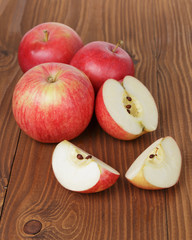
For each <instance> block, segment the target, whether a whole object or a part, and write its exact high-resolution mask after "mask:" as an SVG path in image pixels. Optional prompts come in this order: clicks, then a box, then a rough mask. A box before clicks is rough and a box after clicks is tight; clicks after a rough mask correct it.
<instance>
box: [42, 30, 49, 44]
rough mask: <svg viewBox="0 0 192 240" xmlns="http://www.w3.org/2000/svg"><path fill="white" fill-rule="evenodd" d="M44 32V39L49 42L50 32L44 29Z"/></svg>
mask: <svg viewBox="0 0 192 240" xmlns="http://www.w3.org/2000/svg"><path fill="white" fill-rule="evenodd" d="M43 32H44V41H45V42H47V41H48V37H49V32H48V31H47V30H44V31H43Z"/></svg>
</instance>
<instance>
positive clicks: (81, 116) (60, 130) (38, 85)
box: [12, 63, 94, 143]
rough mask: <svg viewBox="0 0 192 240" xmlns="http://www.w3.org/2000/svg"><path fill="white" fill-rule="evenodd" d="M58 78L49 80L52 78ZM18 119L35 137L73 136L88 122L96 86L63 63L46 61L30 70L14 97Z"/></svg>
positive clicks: (57, 138) (53, 140) (49, 140)
mask: <svg viewBox="0 0 192 240" xmlns="http://www.w3.org/2000/svg"><path fill="white" fill-rule="evenodd" d="M50 76H52V77H54V78H56V81H55V82H48V78H49V77H50ZM12 109H13V114H14V117H15V120H16V122H17V123H18V125H19V126H20V128H21V129H22V130H23V131H24V132H25V133H26V134H27V135H29V136H30V137H31V138H33V139H35V140H37V141H40V142H47V143H56V142H60V141H62V140H64V139H66V140H70V139H73V138H75V137H77V136H78V135H80V134H81V133H82V132H83V131H84V129H85V128H86V127H87V126H88V124H89V122H90V120H91V117H92V113H93V109H94V89H93V87H92V84H91V82H90V80H89V79H88V77H87V76H86V75H85V74H84V73H82V72H81V71H79V70H78V69H76V68H74V67H72V66H70V65H67V64H62V63H44V64H41V65H38V66H36V67H34V68H32V69H30V70H29V71H27V72H26V73H25V74H24V75H23V76H22V77H21V79H20V80H19V82H18V83H17V85H16V87H15V90H14V93H13V99H12Z"/></svg>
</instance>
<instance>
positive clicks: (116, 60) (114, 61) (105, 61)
mask: <svg viewBox="0 0 192 240" xmlns="http://www.w3.org/2000/svg"><path fill="white" fill-rule="evenodd" d="M70 64H71V65H73V66H75V67H77V68H78V69H80V70H82V71H83V72H84V73H85V74H86V75H87V76H88V77H89V79H90V80H91V82H92V84H93V87H94V89H95V91H96V92H97V91H98V89H99V88H100V86H101V85H102V84H103V83H104V82H105V81H106V80H107V79H109V78H113V79H116V80H122V79H123V78H124V77H125V76H126V75H131V76H134V64H133V61H132V59H131V57H130V56H129V54H128V53H127V52H126V51H125V50H123V49H122V48H121V47H116V46H115V45H114V44H112V43H108V42H104V41H95V42H91V43H88V44H87V45H85V46H84V47H82V48H81V49H80V50H78V52H77V53H76V54H75V55H74V57H73V58H72V60H71V63H70Z"/></svg>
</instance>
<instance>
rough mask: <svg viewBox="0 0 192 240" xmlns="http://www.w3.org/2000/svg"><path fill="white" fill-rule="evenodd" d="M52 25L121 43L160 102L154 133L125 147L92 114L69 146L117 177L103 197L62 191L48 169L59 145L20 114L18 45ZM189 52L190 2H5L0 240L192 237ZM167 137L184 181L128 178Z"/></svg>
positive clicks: (1, 22)
mask: <svg viewBox="0 0 192 240" xmlns="http://www.w3.org/2000/svg"><path fill="white" fill-rule="evenodd" d="M45 21H57V22H61V23H65V24H67V25H69V26H70V27H72V28H73V29H75V30H76V31H77V32H78V33H79V35H80V36H81V38H82V40H83V42H84V44H86V43H88V42H90V41H94V40H104V41H108V42H112V43H116V42H117V41H118V40H119V39H122V40H123V41H124V43H125V44H124V49H125V50H126V51H127V52H129V54H130V55H131V57H132V58H133V60H134V64H135V69H136V73H135V76H136V77H137V78H138V79H140V80H141V81H142V82H143V83H144V84H145V85H146V86H147V87H148V89H149V90H150V91H151V92H152V94H153V96H154V98H155V100H156V103H157V106H158V110H159V125H158V129H157V130H156V131H155V132H153V133H148V134H146V135H144V136H142V137H140V138H138V139H136V140H134V141H129V142H126V141H119V140H117V139H114V138H112V137H110V136H109V135H107V134H106V133H105V132H103V131H102V129H101V128H100V127H99V125H98V123H97V121H96V119H95V116H93V119H92V121H91V123H90V125H89V127H88V128H87V129H86V131H85V132H84V133H83V134H81V135H80V136H79V137H78V138H76V139H74V140H73V141H72V142H73V143H74V144H76V145H78V146H79V147H81V148H83V149H85V150H86V151H87V152H90V153H91V154H94V155H95V156H97V157H98V158H100V159H102V160H103V161H105V162H106V163H108V164H110V165H111V166H112V167H114V168H116V169H117V170H118V171H119V172H120V174H121V176H120V178H119V180H118V181H117V183H116V184H115V185H114V186H113V187H111V188H110V189H108V190H106V191H104V192H100V193H96V194H90V195H88V194H84V195H83V194H79V193H74V192H70V191H68V190H66V189H64V188H63V187H61V186H60V184H59V183H58V182H57V181H56V179H55V177H54V175H53V172H52V168H51V156H52V152H53V149H54V147H55V144H42V143H39V142H36V141H34V140H32V139H31V138H29V137H28V136H26V135H25V134H24V133H23V132H22V131H21V130H20V129H19V127H18V126H17V124H16V122H15V120H14V118H13V114H12V109H11V100H12V93H13V90H14V87H15V85H16V83H17V81H18V80H19V78H20V77H21V76H22V72H21V70H20V68H19V65H18V62H17V49H18V45H19V42H20V40H21V38H22V36H23V35H24V33H25V32H26V31H28V30H29V29H31V28H32V27H33V26H35V25H37V24H39V23H42V22H45ZM191 55H192V1H191V0H154V1H153V0H148V1H143V0H41V1H40V0H0V217H1V222H0V224H1V226H0V239H1V240H22V239H42V240H43V239H44V240H127V239H130V240H137V239H140V240H160V239H163V240H164V239H165V240H173V239H174V240H177V239H180V240H190V239H192V123H191V121H192V105H191V103H192V57H191ZM167 135H170V136H172V137H173V138H174V139H175V140H176V141H177V143H178V145H179V147H180V149H181V152H182V156H183V165H182V171H181V177H180V181H179V183H178V184H177V185H176V186H174V187H172V188H170V189H166V190H160V191H145V190H141V189H138V188H136V187H134V186H132V185H131V184H130V183H128V182H127V181H126V179H125V178H124V174H125V172H126V170H127V169H128V167H129V166H130V165H131V163H132V162H133V160H134V159H135V158H136V157H137V156H138V155H139V154H140V153H141V152H142V151H143V150H144V149H145V148H146V147H148V146H149V145H150V144H151V143H152V142H154V141H155V140H156V139H158V138H160V137H163V136H167Z"/></svg>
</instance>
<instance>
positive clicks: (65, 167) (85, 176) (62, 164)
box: [52, 140, 120, 193]
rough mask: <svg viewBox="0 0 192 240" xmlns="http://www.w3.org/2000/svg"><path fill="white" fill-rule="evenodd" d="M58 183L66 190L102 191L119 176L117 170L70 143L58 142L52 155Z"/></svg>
mask: <svg viewBox="0 0 192 240" xmlns="http://www.w3.org/2000/svg"><path fill="white" fill-rule="evenodd" d="M52 168H53V172H54V174H55V177H56V178H57V180H58V181H59V183H60V184H61V185H62V186H63V187H65V188H66V189H68V190H71V191H76V192H84V193H92V192H99V191H103V190H105V189H107V188H109V187H111V186H112V185H113V184H114V183H115V182H116V181H117V179H118V178H119V175H120V174H119V172H118V171H116V170H115V169H113V168H112V167H110V166H109V165H107V164H106V163H104V162H102V161H101V160H99V159H97V158H96V157H94V156H92V155H91V154H89V153H87V152H85V151H83V150H82V149H80V148H78V147H77V146H75V145H73V144H72V143H70V142H68V141H66V140H64V141H62V142H60V143H59V144H58V145H57V146H56V148H55V150H54V152H53V156H52Z"/></svg>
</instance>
